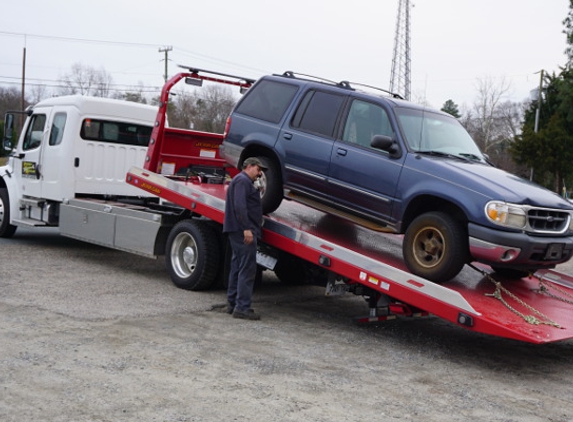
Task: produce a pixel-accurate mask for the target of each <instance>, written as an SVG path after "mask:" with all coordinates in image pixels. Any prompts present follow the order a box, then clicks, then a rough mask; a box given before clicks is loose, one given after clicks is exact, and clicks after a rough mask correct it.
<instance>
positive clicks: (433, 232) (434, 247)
mask: <svg viewBox="0 0 573 422" xmlns="http://www.w3.org/2000/svg"><path fill="white" fill-rule="evenodd" d="M402 253H403V256H404V261H405V262H406V266H407V267H408V269H409V270H410V271H411V272H412V273H413V274H416V275H418V276H420V277H423V278H426V279H428V280H431V281H433V282H436V283H441V282H445V281H448V280H450V279H452V278H454V277H455V276H456V275H457V274H458V273H459V272H460V271H461V270H462V268H463V266H464V265H465V264H466V263H467V262H468V258H469V252H468V235H467V231H466V230H465V229H464V227H463V225H462V224H461V223H460V222H459V221H457V220H455V219H454V218H452V217H450V216H449V215H448V214H445V213H443V212H429V213H426V214H422V215H420V216H419V217H417V218H416V219H415V220H414V221H413V222H412V223H411V224H410V226H409V227H408V229H407V230H406V235H405V236H404V243H403V245H402Z"/></svg>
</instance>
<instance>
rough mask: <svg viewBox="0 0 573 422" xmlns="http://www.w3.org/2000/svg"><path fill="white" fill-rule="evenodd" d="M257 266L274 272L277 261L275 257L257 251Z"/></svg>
mask: <svg viewBox="0 0 573 422" xmlns="http://www.w3.org/2000/svg"><path fill="white" fill-rule="evenodd" d="M257 264H259V265H260V266H261V267H265V268H267V269H269V270H274V269H275V265H277V259H276V258H275V257H274V256H270V255H267V254H265V253H262V252H260V251H257Z"/></svg>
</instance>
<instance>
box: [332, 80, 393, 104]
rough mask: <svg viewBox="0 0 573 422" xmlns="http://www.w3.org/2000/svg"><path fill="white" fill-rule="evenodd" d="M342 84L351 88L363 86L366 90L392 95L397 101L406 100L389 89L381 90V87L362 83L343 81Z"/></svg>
mask: <svg viewBox="0 0 573 422" xmlns="http://www.w3.org/2000/svg"><path fill="white" fill-rule="evenodd" d="M341 83H345V84H348V86H349V87H352V85H356V86H363V87H365V88H370V89H375V90H376V91H381V92H384V93H386V94H389V95H391V96H392V97H393V98H397V99H399V100H403V99H404V97H402V96H401V95H400V94H398V93H396V92H392V91H388V90H387V89H384V88H380V87H377V86H373V85H367V84H362V83H360V82H348V81H342V82H341Z"/></svg>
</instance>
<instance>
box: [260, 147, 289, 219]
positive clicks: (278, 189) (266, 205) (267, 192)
mask: <svg viewBox="0 0 573 422" xmlns="http://www.w3.org/2000/svg"><path fill="white" fill-rule="evenodd" d="M257 158H258V159H259V160H261V162H262V163H263V165H264V166H265V167H266V168H267V169H266V170H265V171H264V172H263V173H264V176H263V177H262V178H261V182H262V190H261V205H262V207H263V214H270V213H271V212H273V211H275V210H276V209H277V208H278V207H279V205H280V204H281V202H282V200H283V181H282V177H281V172H280V168H279V165H278V163H277V162H276V161H275V160H273V159H271V158H269V157H265V156H260V157H257Z"/></svg>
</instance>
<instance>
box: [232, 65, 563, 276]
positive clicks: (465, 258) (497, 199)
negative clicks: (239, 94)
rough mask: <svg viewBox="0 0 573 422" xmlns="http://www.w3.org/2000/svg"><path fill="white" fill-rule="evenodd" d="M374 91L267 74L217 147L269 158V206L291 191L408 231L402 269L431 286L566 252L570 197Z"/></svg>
mask: <svg viewBox="0 0 573 422" xmlns="http://www.w3.org/2000/svg"><path fill="white" fill-rule="evenodd" d="M357 88H359V89H357ZM367 88H372V87H367ZM371 91H372V90H371V89H366V90H364V86H362V85H359V84H355V83H349V82H340V83H334V82H329V81H325V80H320V79H315V78H311V77H306V76H303V75H297V74H294V73H292V72H286V73H284V74H282V75H269V76H265V77H263V78H261V79H259V80H258V81H257V82H256V83H255V84H254V85H253V87H251V88H250V89H249V91H247V93H246V94H245V96H244V97H243V98H242V99H241V100H240V101H239V102H238V103H237V105H236V106H235V108H234V110H233V111H232V113H231V115H230V116H229V119H228V121H227V127H226V130H225V139H224V142H223V145H222V147H221V154H222V156H223V157H224V158H225V159H226V160H227V162H228V163H230V164H231V165H234V166H236V167H239V168H240V166H241V164H242V162H243V161H244V160H245V159H246V158H247V157H258V158H259V159H260V160H261V161H263V162H264V163H265V164H266V166H267V167H268V170H267V171H266V172H265V174H264V177H263V189H262V202H263V211H264V212H265V213H271V212H273V211H274V210H276V209H277V208H278V206H279V205H280V203H281V201H282V200H283V198H285V197H286V198H288V199H294V200H296V201H299V202H303V203H306V204H308V205H310V206H312V207H315V208H319V209H321V210H324V211H326V212H329V213H333V214H336V215H339V216H341V217H343V218H347V219H350V220H352V221H355V222H357V223H359V224H362V225H365V226H367V227H372V228H374V229H376V230H382V231H387V232H392V233H398V234H400V233H403V234H404V235H405V236H404V241H403V256H404V260H405V263H406V265H407V267H408V268H409V270H410V271H411V272H412V273H414V274H417V275H419V276H422V277H425V278H427V279H429V280H432V281H435V282H443V281H446V280H449V279H451V278H453V277H455V276H456V275H457V274H458V273H459V272H460V271H461V269H462V268H463V266H464V264H466V263H468V262H471V261H479V262H483V263H485V264H488V265H490V266H491V267H492V268H493V269H494V270H496V271H498V272H499V273H502V274H504V275H507V276H512V277H514V276H523V275H525V274H527V273H530V272H534V271H536V270H538V269H541V268H553V267H555V265H556V264H559V263H562V262H565V261H567V260H568V259H569V258H571V255H572V253H573V232H572V229H573V221H572V215H573V207H572V205H571V204H570V203H569V202H568V201H566V200H564V199H563V198H561V197H560V196H558V195H557V194H555V193H553V192H550V191H549V190H546V189H544V188H542V187H540V186H538V185H535V184H532V183H530V182H528V181H527V180H524V179H521V178H519V177H517V176H515V175H512V174H509V173H507V172H504V171H502V170H500V169H497V168H495V167H493V166H492V165H491V164H490V163H489V162H488V160H487V158H486V157H485V156H484V155H483V154H482V153H481V152H480V150H479V148H478V147H477V146H476V144H475V142H474V141H473V140H472V138H471V137H470V135H469V134H468V133H467V132H466V130H465V129H464V128H463V127H462V125H461V124H460V123H459V122H458V121H457V120H456V119H454V118H453V117H452V116H450V115H448V114H446V113H443V112H440V111H436V110H431V109H428V108H425V107H422V106H418V105H415V104H412V103H410V102H407V101H404V100H402V99H401V98H400V97H399V96H398V95H395V94H391V93H388V92H386V91H384V92H371Z"/></svg>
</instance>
